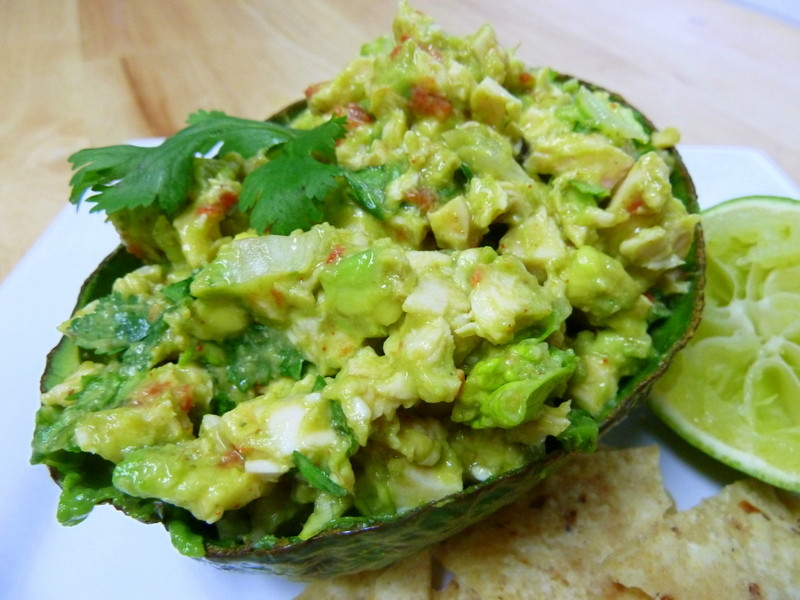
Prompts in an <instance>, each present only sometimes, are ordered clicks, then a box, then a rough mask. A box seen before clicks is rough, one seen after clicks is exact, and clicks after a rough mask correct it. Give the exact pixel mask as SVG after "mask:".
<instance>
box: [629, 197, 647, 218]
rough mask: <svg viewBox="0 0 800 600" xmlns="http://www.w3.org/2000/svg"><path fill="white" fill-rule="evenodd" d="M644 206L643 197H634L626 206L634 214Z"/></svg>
mask: <svg viewBox="0 0 800 600" xmlns="http://www.w3.org/2000/svg"><path fill="white" fill-rule="evenodd" d="M643 206H644V200H643V199H642V198H641V197H637V198H634V199H633V200H632V201H631V202H630V203H629V204H628V205H627V206H626V207H625V210H627V211H628V212H629V213H631V214H633V213H635V212H638V211H639V209H640V208H642V207H643Z"/></svg>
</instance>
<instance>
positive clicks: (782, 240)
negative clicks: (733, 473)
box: [649, 196, 800, 491]
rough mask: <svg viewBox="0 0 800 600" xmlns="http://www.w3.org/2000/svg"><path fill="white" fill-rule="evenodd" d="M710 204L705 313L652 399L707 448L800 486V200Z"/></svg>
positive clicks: (750, 470) (757, 473)
mask: <svg viewBox="0 0 800 600" xmlns="http://www.w3.org/2000/svg"><path fill="white" fill-rule="evenodd" d="M702 214H703V229H704V235H705V238H706V248H707V259H708V260H707V272H706V275H707V284H706V305H705V308H704V311H703V318H702V320H701V322H700V325H699V327H698V329H697V331H696V333H695V336H694V337H693V338H692V339H691V340H690V341H689V343H688V344H687V346H686V347H685V348H684V349H683V350H682V351H681V352H680V353H678V355H677V356H676V357H675V360H674V362H673V363H672V365H671V366H670V368H669V369H668V370H667V372H666V374H665V375H664V377H663V378H662V379H661V380H659V381H658V382H657V383H656V385H655V387H654V390H653V394H652V396H651V398H650V401H649V404H650V406H651V408H652V410H653V412H655V413H656V414H657V415H658V416H659V417H660V418H661V419H662V420H663V421H664V422H665V423H666V424H667V425H668V426H670V427H671V428H672V429H674V430H675V431H676V432H677V433H678V434H679V435H680V436H682V437H683V438H685V439H686V440H687V441H688V442H690V443H691V444H692V445H694V446H696V447H697V448H699V449H700V450H702V451H703V452H705V453H707V454H709V455H711V456H713V457H715V458H716V459H718V460H720V461H721V462H723V463H725V464H728V465H729V466H731V467H734V468H736V469H738V470H739V471H742V472H744V473H747V474H749V475H751V476H753V477H756V478H759V479H762V480H764V481H767V482H769V483H771V484H773V485H776V486H778V487H782V488H786V489H790V490H794V491H800V451H798V450H800V287H798V285H797V283H796V282H798V281H800V202H799V201H797V200H793V199H791V198H783V197H767V196H748V197H743V198H736V199H734V200H730V201H727V202H724V203H722V204H719V205H716V206H714V207H712V208H709V209H707V210H706V211H704V212H703V213H702Z"/></svg>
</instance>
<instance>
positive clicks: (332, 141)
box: [69, 111, 396, 235]
mask: <svg viewBox="0 0 800 600" xmlns="http://www.w3.org/2000/svg"><path fill="white" fill-rule="evenodd" d="M188 123H189V126H188V127H186V128H184V129H182V130H181V131H179V132H178V133H176V134H175V135H173V136H171V137H169V138H167V139H166V140H165V141H164V142H163V143H162V144H161V145H159V146H155V147H144V146H133V145H119V146H106V147H103V148H88V149H85V150H81V151H79V152H76V153H75V154H73V155H72V156H70V158H69V161H70V163H71V164H72V166H73V169H75V173H74V175H73V177H72V180H71V182H70V184H71V185H72V193H71V196H70V202H72V203H73V204H79V203H80V202H82V201H86V202H92V203H94V206H93V207H92V209H91V210H92V212H98V211H103V212H105V213H106V214H113V213H116V212H119V211H122V210H127V209H136V208H143V207H149V206H155V207H156V208H158V209H159V210H160V211H161V212H163V213H164V214H166V215H167V216H168V217H172V216H174V215H175V214H176V213H177V212H178V211H179V210H180V208H181V207H182V206H183V205H184V204H185V203H186V201H187V199H188V195H189V191H190V187H191V184H192V177H193V165H194V161H195V159H196V158H197V157H198V156H220V155H224V154H226V153H229V152H235V153H238V154H240V155H241V156H242V157H244V158H251V157H253V156H256V155H257V154H259V153H264V155H265V156H266V157H267V162H266V163H265V164H263V165H261V166H260V167H258V168H257V169H255V170H253V171H252V172H251V173H249V174H248V175H247V176H246V177H245V178H244V181H243V184H242V190H241V193H240V198H239V208H240V210H242V211H245V212H247V213H249V219H250V226H251V227H252V228H253V229H255V230H256V232H257V233H259V234H262V233H265V232H269V233H275V234H281V235H283V234H288V233H291V232H292V231H294V230H295V229H303V230H308V229H309V228H310V227H311V226H312V225H314V224H316V223H320V222H322V221H323V220H324V218H325V215H324V213H323V202H324V200H325V199H326V198H327V197H328V195H329V194H331V193H332V192H334V191H335V190H337V189H343V190H346V191H347V192H348V195H349V197H350V198H351V199H352V200H353V201H355V202H356V203H357V204H359V205H361V206H362V207H363V208H364V209H365V210H366V211H367V212H369V213H370V214H372V215H373V216H375V217H377V218H382V216H383V210H382V203H383V199H384V189H385V187H386V185H387V184H388V183H389V181H391V179H392V178H394V176H395V175H396V172H395V170H394V169H391V168H387V167H383V166H380V167H368V168H366V169H361V170H357V171H356V170H350V169H347V168H345V167H343V166H341V165H338V164H337V162H336V153H335V149H336V142H337V140H339V139H341V138H343V137H344V135H345V133H346V128H345V124H346V119H345V117H334V118H331V119H330V120H329V121H327V122H325V123H322V124H321V125H319V126H317V127H315V128H313V129H309V130H300V129H293V128H291V127H288V126H286V125H282V124H279V123H274V122H270V121H254V120H250V119H242V118H238V117H231V116H228V115H226V114H225V113H222V112H219V111H212V112H207V111H199V112H197V113H194V114H193V115H191V116H190V117H189V120H188ZM90 192H91V193H90Z"/></svg>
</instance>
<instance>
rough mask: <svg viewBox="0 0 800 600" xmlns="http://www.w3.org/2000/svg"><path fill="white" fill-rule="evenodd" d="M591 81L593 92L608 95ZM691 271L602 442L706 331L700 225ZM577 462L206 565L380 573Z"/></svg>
mask: <svg viewBox="0 0 800 600" xmlns="http://www.w3.org/2000/svg"><path fill="white" fill-rule="evenodd" d="M562 77H564V78H565V79H566V78H567V77H566V76H562ZM583 83H584V84H585V85H589V86H590V87H592V88H593V89H603V88H599V87H598V86H594V85H592V84H588V83H586V82H583ZM612 98H613V99H614V100H615V101H617V102H619V103H621V104H624V105H626V106H629V107H630V106H631V105H630V104H629V103H627V102H626V101H625V100H624V99H623V98H622V97H620V96H618V95H616V94H612ZM303 108H305V102H304V101H300V102H296V103H294V104H292V105H290V106H288V107H287V108H285V109H283V110H282V111H280V112H279V113H277V114H276V115H274V116H273V117H271V118H270V119H269V120H272V121H275V122H279V123H284V124H287V123H289V122H290V121H291V119H292V118H293V117H294V116H295V115H297V114H298V113H299V112H300V111H302V110H303ZM631 108H632V109H633V110H634V111H635V112H636V115H637V117H638V118H639V119H641V121H642V123H643V124H644V125H645V127H646V128H647V129H648V130H650V131H652V130H653V129H654V127H653V124H652V123H651V122H650V121H649V120H648V119H647V118H646V117H644V115H642V114H641V113H640V112H639V111H637V110H636V109H635V108H634V107H631ZM668 152H669V154H670V155H671V158H672V159H673V161H674V168H673V171H672V175H671V183H672V186H673V195H674V196H675V197H676V198H678V199H679V200H681V201H682V202H683V203H684V204H685V205H686V206H687V208H688V209H689V212H692V213H697V212H699V206H698V204H697V194H696V191H695V188H694V184H693V183H692V180H691V177H690V175H689V173H688V170H687V169H686V166H685V164H684V163H683V161H682V159H681V157H680V155H679V154H678V152H677V150H675V149H674V148H673V149H670V150H669V151H668ZM141 264H142V261H141V260H139V259H138V258H136V257H134V256H132V255H131V254H129V253H128V252H127V251H126V250H125V249H124V247H122V246H120V247H119V248H117V249H116V250H115V251H114V252H112V253H111V254H110V255H109V256H108V257H107V258H106V259H105V260H103V261H102V262H101V263H100V265H99V266H98V268H97V269H96V270H95V272H94V273H93V274H92V275H91V276H90V277H89V278H88V279H87V280H86V282H85V283H84V285H83V287H82V289H81V292H80V294H79V296H78V301H77V304H76V307H75V308H76V310H77V309H78V308H80V307H82V306H85V305H86V304H87V303H88V302H90V301H91V300H93V299H95V298H98V297H100V296H102V295H104V294H106V293H108V291H109V290H110V288H111V284H112V282H113V281H114V280H115V279H116V278H117V277H119V276H121V275H124V274H126V273H128V272H130V271H132V270H133V269H135V268H137V267H138V266H140V265H141ZM682 271H683V272H684V274H685V279H686V280H687V281H688V282H689V291H688V292H687V293H686V294H683V295H680V296H676V297H673V298H671V299H670V302H671V304H670V305H669V308H670V309H671V313H670V315H669V316H668V317H667V318H666V319H664V320H663V321H659V322H657V323H656V324H655V325H654V326H653V327H651V329H650V333H651V335H652V338H653V345H654V350H655V352H654V356H653V357H652V358H651V359H650V361H649V362H648V363H647V365H646V366H645V367H644V368H643V369H642V370H641V371H640V372H639V373H637V374H636V375H634V376H632V377H630V378H628V379H627V380H626V381H623V382H621V385H620V389H619V393H618V395H617V400H618V401H617V404H616V405H615V407H614V408H613V410H612V411H610V413H609V414H607V415H606V416H605V418H604V419H603V421H602V423H600V434H601V436H602V435H603V434H604V433H605V432H607V431H608V430H610V429H611V428H612V427H613V426H614V425H615V424H617V423H619V422H620V421H622V420H623V419H624V418H625V417H626V416H627V415H628V414H629V413H630V412H631V411H632V410H633V409H634V408H635V407H636V406H638V405H639V404H640V403H641V402H643V401H644V400H645V399H646V397H647V396H648V395H649V392H650V389H651V387H652V385H653V383H654V382H655V380H656V379H658V377H659V376H660V375H661V374H662V373H663V372H664V371H665V370H666V369H667V367H668V365H669V363H670V362H671V360H672V358H673V356H674V355H675V353H676V352H678V350H680V349H681V348H682V347H683V346H684V345H685V344H686V342H687V341H688V340H689V339H690V338H691V336H692V335H693V333H694V331H695V329H696V328H697V325H698V323H699V321H700V316H701V313H702V308H703V288H704V285H705V250H704V244H703V236H702V230H701V228H700V225H699V224H698V225H697V227H696V232H695V241H694V244H693V246H692V248H691V251H690V253H689V256H688V257H687V260H686V263H685V265H684V266H683V268H682ZM78 360H79V354H78V349H77V348H76V347H75V346H74V345H72V344H71V342H69V340H67V339H66V338H63V339H62V340H61V341H60V342H59V344H58V345H57V346H56V347H55V348H54V349H53V350H52V351H51V352H50V354H49V355H48V357H47V364H46V367H45V371H44V374H43V376H42V379H41V388H42V390H46V389H49V388H50V387H52V385H54V384H56V383H58V381H60V380H61V379H62V378H63V376H64V374H65V373H68V372H69V371H70V369H71V368H72V366H73V365H77V362H75V361H78ZM569 455H570V454H569V453H568V452H566V451H564V450H563V449H561V448H560V447H556V448H554V449H553V450H552V451H550V452H548V453H547V455H546V456H545V457H544V458H542V459H540V460H537V461H534V462H532V463H530V464H528V465H526V466H524V467H521V468H519V469H516V470H513V471H510V472H508V473H505V474H503V475H501V476H498V477H495V478H491V479H489V480H487V481H485V482H482V483H480V484H476V485H473V486H471V487H469V488H466V489H465V490H464V491H462V492H458V493H456V494H452V495H450V496H447V497H445V498H442V499H441V500H438V501H436V502H432V503H428V504H425V505H422V506H420V507H418V508H415V509H413V510H409V511H407V512H405V513H403V514H400V515H392V516H389V517H386V518H373V519H367V518H363V519H354V520H352V521H350V522H348V526H342V527H333V528H331V529H328V530H326V531H324V532H322V533H320V534H318V535H316V536H314V537H312V538H310V539H307V540H297V539H293V538H285V539H281V540H279V541H278V542H277V543H276V544H275V545H273V546H272V547H270V548H262V547H259V548H255V547H253V546H251V545H240V546H221V545H215V543H214V542H213V541H211V540H206V542H205V548H206V555H205V556H204V557H202V558H200V559H199V560H203V561H207V562H209V563H211V564H213V565H215V566H217V567H220V568H222V569H226V570H245V571H257V572H265V573H270V574H275V575H280V576H284V577H287V578H289V579H294V580H298V581H303V580H310V579H315V578H322V577H333V576H336V575H341V574H346V573H352V572H356V571H361V570H366V569H376V568H380V567H383V566H386V565H388V564H391V563H392V562H394V561H396V560H398V559H400V558H402V557H404V556H408V555H410V554H412V553H415V552H418V551H420V550H423V549H425V548H426V547H429V546H431V545H433V544H435V543H437V542H439V541H441V540H443V539H446V538H448V537H450V536H452V535H454V534H456V533H458V532H459V531H461V530H463V529H465V528H466V527H468V526H470V525H472V524H474V523H477V522H479V521H480V520H482V519H484V518H486V517H488V516H489V515H490V514H492V513H493V512H495V511H496V510H498V509H499V508H501V507H503V506H505V505H507V504H510V503H511V502H513V501H515V500H517V499H519V498H520V497H522V496H523V495H525V494H526V493H527V492H529V491H530V490H531V489H532V488H533V487H535V485H536V484H537V483H538V482H539V481H541V480H542V479H543V478H544V477H545V476H546V475H547V474H548V473H549V472H550V470H552V469H553V468H554V467H555V466H556V465H557V464H558V463H559V462H560V461H562V460H565V459H568V457H569ZM50 471H51V475H52V477H53V479H54V480H55V481H56V482H60V481H61V480H62V479H63V476H64V473H61V472H59V471H58V470H57V469H56V468H55V467H51V469H50ZM131 500H132V502H131V503H130V504H127V503H126V506H117V507H116V508H118V509H119V510H121V511H123V512H125V513H126V514H129V515H131V516H134V517H135V518H136V515H132V514H131V513H135V508H134V505H136V503H137V502H138V500H137V499H131ZM141 502H142V503H146V502H148V501H147V500H141ZM132 509H133V510H132ZM156 513H157V514H158V515H160V519H159V520H160V522H162V523H163V524H164V526H166V527H168V525H169V521H170V515H171V514H172V511H170V510H162V511H156ZM138 518H139V519H140V520H142V521H143V522H148V523H152V522H153V519H152V518H147V519H145V518H142V517H141V513H140V516H139V517H138Z"/></svg>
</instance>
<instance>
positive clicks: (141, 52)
mask: <svg viewBox="0 0 800 600" xmlns="http://www.w3.org/2000/svg"><path fill="white" fill-rule="evenodd" d="M412 4H413V5H414V6H415V7H417V8H419V9H421V10H423V11H425V12H427V13H429V14H430V15H432V16H433V17H435V18H436V19H437V20H438V21H439V23H440V24H441V25H442V26H443V27H444V28H445V29H446V30H448V31H449V32H451V33H453V34H458V35H463V34H468V33H472V32H473V31H475V30H476V29H477V28H478V27H479V26H480V25H481V24H483V23H485V22H490V23H492V24H493V25H494V26H495V29H496V31H497V34H498V37H499V39H500V41H501V42H502V43H503V44H504V45H507V46H517V45H518V46H519V48H518V51H517V52H518V55H519V56H520V57H521V58H523V59H524V60H526V61H527V62H529V63H531V64H536V65H549V66H552V67H554V68H555V69H557V70H560V71H563V72H568V73H571V74H574V75H576V76H580V77H582V78H585V79H588V80H590V81H593V82H595V83H598V84H601V85H603V86H605V87H607V88H609V89H612V90H615V91H618V92H620V93H622V95H624V96H625V97H626V98H627V99H628V100H629V101H631V102H632V103H633V104H635V105H637V106H638V107H639V108H640V109H642V110H643V111H644V112H645V113H646V114H648V115H649V116H650V117H651V118H652V119H653V120H654V121H655V122H656V124H657V125H658V126H660V127H665V126H668V125H673V126H677V127H678V128H679V129H680V130H681V131H682V133H683V141H684V142H685V143H691V144H722V145H742V146H751V147H757V148H760V149H762V150H763V151H765V152H767V153H768V154H769V155H770V156H771V157H772V158H773V159H774V160H775V161H776V162H777V163H778V165H779V166H780V167H781V168H782V169H783V170H785V171H786V172H787V173H788V174H789V175H790V177H792V178H793V179H794V180H795V181H796V182H800V141H799V140H800V118H798V114H799V113H800V110H798V106H800V102H799V101H798V99H800V28H799V27H795V26H792V25H791V24H788V23H786V22H782V21H779V20H777V19H775V18H772V17H769V16H766V15H763V14H759V13H756V12H754V11H752V10H750V9H748V8H745V7H743V6H741V5H737V4H735V3H732V2H728V1H724V0H670V1H669V2H663V1H660V0H614V1H613V2H608V1H603V2H601V1H600V0H596V1H595V0H570V1H569V2H565V1H563V0H535V1H534V0H495V1H492V2H488V1H487V0H464V1H461V2H457V1H455V0H439V1H436V0H417V1H415V2H412ZM395 7H396V3H395V1H394V0H302V1H296V2H289V1H288V0H238V1H226V2H222V1H217V2H212V1H211V0H191V1H190V0H183V1H181V0H136V1H133V0H131V1H129V2H125V1H124V0H58V1H53V0H2V1H1V2H0V32H1V33H2V35H0V108H1V109H2V112H1V113H0V114H1V118H2V122H0V202H2V205H1V206H2V208H1V210H2V213H0V215H1V216H0V281H1V280H2V279H4V278H5V277H6V276H7V275H8V273H10V272H11V270H12V269H13V267H14V266H15V265H16V264H17V262H18V261H19V260H20V258H21V257H22V256H23V254H24V253H25V251H26V250H27V249H28V247H29V246H30V245H31V244H32V243H33V242H34V241H35V240H36V238H37V237H38V236H40V235H41V234H42V232H43V231H44V229H45V228H46V226H47V225H48V223H49V222H50V221H51V219H52V218H53V217H54V216H55V215H56V213H57V212H58V211H59V210H60V209H61V208H62V207H63V206H64V205H65V204H66V199H67V195H68V180H69V176H70V168H69V165H68V163H67V161H66V159H67V156H69V155H70V154H71V153H72V152H74V151H75V150H77V149H80V148H82V147H86V146H102V145H109V144H115V143H121V142H125V141H127V140H130V139H132V138H142V137H151V136H163V135H169V134H171V133H173V132H174V131H176V130H177V129H180V128H181V127H182V126H183V124H184V121H185V118H186V116H187V115H188V114H189V113H191V112H193V111H195V110H197V109H199V108H206V109H220V110H224V111H226V112H228V113H230V114H235V115H239V116H244V117H250V118H261V117H264V116H266V115H269V114H270V113H272V112H273V111H275V110H276V109H278V108H279V107H281V106H283V105H285V104H287V103H288V102H290V101H292V100H294V99H297V98H299V97H300V96H301V95H302V93H303V90H304V89H305V88H306V87H307V86H308V85H309V84H311V83H314V82H316V81H320V80H324V79H327V78H329V77H331V76H332V75H333V74H334V73H336V72H337V71H339V70H340V69H341V68H342V67H343V66H344V65H345V64H346V63H347V62H348V61H349V60H350V59H351V58H353V57H354V56H355V55H356V54H357V53H358V50H359V47H360V46H361V44H362V43H364V42H367V41H370V40H372V39H374V38H375V37H377V36H378V35H381V34H383V33H385V32H388V31H389V29H390V27H391V21H392V17H393V14H394V12H395Z"/></svg>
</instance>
